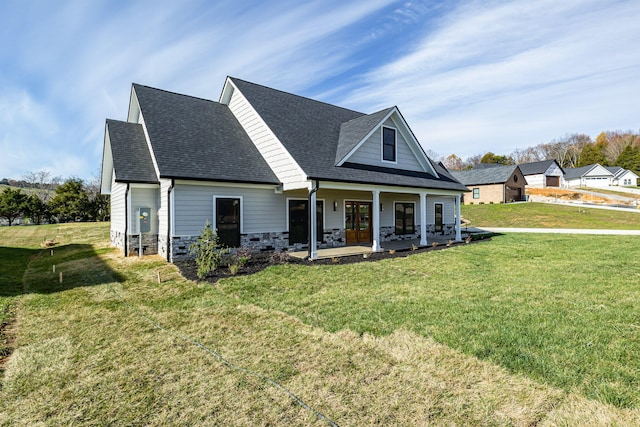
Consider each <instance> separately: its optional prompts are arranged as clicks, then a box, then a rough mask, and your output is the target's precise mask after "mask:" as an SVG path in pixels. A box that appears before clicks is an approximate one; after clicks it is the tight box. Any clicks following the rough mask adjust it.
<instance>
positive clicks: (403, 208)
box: [395, 202, 416, 234]
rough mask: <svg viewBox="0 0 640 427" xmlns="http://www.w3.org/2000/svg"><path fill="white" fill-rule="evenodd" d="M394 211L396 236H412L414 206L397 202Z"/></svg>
mask: <svg viewBox="0 0 640 427" xmlns="http://www.w3.org/2000/svg"><path fill="white" fill-rule="evenodd" d="M395 208H396V209H395V211H396V234H413V233H414V232H415V230H416V227H415V222H414V218H415V210H416V207H415V204H414V203H402V202H398V203H396V206H395Z"/></svg>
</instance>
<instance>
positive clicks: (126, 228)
mask: <svg viewBox="0 0 640 427" xmlns="http://www.w3.org/2000/svg"><path fill="white" fill-rule="evenodd" d="M130 185H131V184H130V183H128V182H127V189H126V190H125V191H124V256H125V258H126V257H128V256H129V239H128V237H127V235H128V234H129V186H130Z"/></svg>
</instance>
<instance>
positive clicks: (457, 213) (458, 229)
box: [456, 194, 462, 242]
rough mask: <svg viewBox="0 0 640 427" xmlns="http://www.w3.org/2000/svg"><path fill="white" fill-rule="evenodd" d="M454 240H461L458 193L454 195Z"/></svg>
mask: <svg viewBox="0 0 640 427" xmlns="http://www.w3.org/2000/svg"><path fill="white" fill-rule="evenodd" d="M456 241H457V242H461V241H462V230H460V195H459V194H458V195H457V196H456Z"/></svg>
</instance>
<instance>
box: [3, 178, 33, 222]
mask: <svg viewBox="0 0 640 427" xmlns="http://www.w3.org/2000/svg"><path fill="white" fill-rule="evenodd" d="M26 199H27V195H26V194H24V193H22V191H21V190H20V189H17V190H14V189H13V188H11V187H7V188H5V189H4V191H3V192H2V193H0V218H5V219H6V220H7V221H8V222H9V226H11V225H12V224H13V221H15V220H16V219H18V218H20V217H21V216H22V214H23V212H24V208H25V202H26Z"/></svg>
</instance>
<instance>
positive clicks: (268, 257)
mask: <svg viewBox="0 0 640 427" xmlns="http://www.w3.org/2000/svg"><path fill="white" fill-rule="evenodd" d="M486 240H491V236H490V235H487V234H485V235H481V236H474V238H473V239H470V240H469V242H458V243H451V244H449V243H440V244H438V245H431V246H426V247H422V248H416V249H406V250H396V251H384V252H370V253H365V254H358V255H348V256H341V257H333V258H323V259H317V260H314V261H311V260H307V259H301V258H296V257H292V256H290V255H289V254H288V253H287V252H286V251H285V252H274V253H261V254H254V255H253V256H252V257H251V258H250V259H249V261H248V262H247V263H246V264H245V265H243V266H241V267H240V268H239V270H238V272H236V273H235V274H233V273H231V271H230V269H229V268H228V267H226V266H225V267H222V268H219V269H218V270H216V271H214V272H213V273H210V274H209V275H208V276H207V277H205V278H204V279H199V278H198V275H197V274H196V272H197V267H196V263H195V261H194V260H184V261H175V263H174V264H175V265H176V266H177V267H178V269H179V270H180V272H181V274H182V275H183V276H184V277H185V278H187V279H189V280H194V281H198V280H202V281H207V282H211V283H215V282H217V281H218V280H220V279H224V278H227V277H235V276H246V275H249V274H255V273H258V272H260V271H262V270H264V269H265V268H267V267H269V266H271V265H277V264H297V265H308V266H313V265H332V264H338V265H340V264H354V263H358V262H372V261H379V260H382V259H389V258H405V257H408V256H411V255H415V254H421V253H425V252H430V251H438V250H443V249H447V248H449V247H453V246H459V245H466V244H471V243H477V242H480V241H486Z"/></svg>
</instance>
